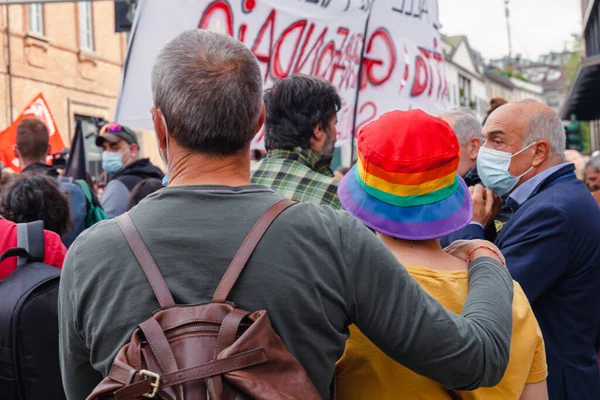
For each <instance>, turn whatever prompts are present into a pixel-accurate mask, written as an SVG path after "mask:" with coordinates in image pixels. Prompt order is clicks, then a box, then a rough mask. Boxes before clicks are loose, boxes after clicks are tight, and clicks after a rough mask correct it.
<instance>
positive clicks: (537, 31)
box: [438, 0, 582, 60]
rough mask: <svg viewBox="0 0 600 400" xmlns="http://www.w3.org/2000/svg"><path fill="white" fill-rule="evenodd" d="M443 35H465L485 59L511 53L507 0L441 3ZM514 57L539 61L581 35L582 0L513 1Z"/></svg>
mask: <svg viewBox="0 0 600 400" xmlns="http://www.w3.org/2000/svg"><path fill="white" fill-rule="evenodd" d="M438 4H439V11H440V22H441V24H442V33H444V34H446V35H449V36H453V35H466V36H467V37H468V39H469V44H470V45H471V47H472V48H473V49H474V50H477V51H479V52H480V53H481V54H482V55H483V57H484V58H486V59H490V58H501V57H502V56H504V55H507V54H508V37H507V33H506V18H505V16H504V0H438ZM510 16H511V17H510V24H511V31H512V38H513V39H512V43H513V55H516V54H518V53H520V54H521V55H522V56H523V57H524V58H529V59H533V60H535V59H537V57H538V56H539V55H540V54H545V53H548V52H550V51H562V50H563V49H564V47H565V42H571V34H572V33H578V34H581V29H582V28H581V20H582V17H581V1H580V0H510Z"/></svg>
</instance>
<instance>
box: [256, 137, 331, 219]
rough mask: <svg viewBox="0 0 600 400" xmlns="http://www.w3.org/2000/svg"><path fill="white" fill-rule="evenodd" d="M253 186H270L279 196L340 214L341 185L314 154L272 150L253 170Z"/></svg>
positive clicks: (318, 156)
mask: <svg viewBox="0 0 600 400" xmlns="http://www.w3.org/2000/svg"><path fill="white" fill-rule="evenodd" d="M252 183H254V184H257V185H265V186H269V187H270V188H271V189H273V190H274V191H275V192H276V193H277V194H279V195H280V196H283V197H286V198H288V199H292V200H295V201H301V202H307V203H313V204H316V205H319V206H323V205H325V206H330V207H331V208H333V209H336V210H340V209H341V208H342V205H341V204H340V200H339V199H338V196H337V187H338V182H337V181H336V180H335V179H334V178H333V172H332V171H331V168H330V167H329V165H327V164H326V163H325V162H324V161H323V160H322V159H321V156H320V155H319V154H318V153H317V152H316V151H313V150H310V149H304V150H303V149H301V148H295V149H294V150H271V151H269V152H268V153H267V155H266V157H265V158H263V159H262V160H261V161H259V162H258V163H256V164H254V165H253V166H252Z"/></svg>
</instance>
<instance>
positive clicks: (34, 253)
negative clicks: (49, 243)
mask: <svg viewBox="0 0 600 400" xmlns="http://www.w3.org/2000/svg"><path fill="white" fill-rule="evenodd" d="M17 247H18V248H21V249H24V250H25V251H26V252H28V253H29V254H30V255H31V258H30V259H29V260H28V258H27V257H19V258H18V259H17V266H21V265H25V264H27V262H28V261H33V262H43V261H44V222H43V221H34V222H27V223H21V224H17Z"/></svg>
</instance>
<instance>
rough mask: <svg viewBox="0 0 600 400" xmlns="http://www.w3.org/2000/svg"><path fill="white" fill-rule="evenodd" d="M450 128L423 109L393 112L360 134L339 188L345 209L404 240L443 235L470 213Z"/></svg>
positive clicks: (464, 222)
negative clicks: (353, 160) (354, 156)
mask: <svg viewBox="0 0 600 400" xmlns="http://www.w3.org/2000/svg"><path fill="white" fill-rule="evenodd" d="M459 161H460V149H459V145H458V140H457V139H456V135H455V134H454V132H453V131H452V128H450V126H449V125H448V124H447V123H446V122H445V121H443V120H441V119H439V118H435V117H432V116H431V115H428V114H426V113H425V112H423V111H421V110H412V111H392V112H389V113H386V114H383V115H382V116H381V117H380V118H379V119H377V120H376V121H374V122H371V123H370V124H368V125H366V126H364V127H363V128H362V129H361V130H360V132H359V134H358V162H357V164H356V165H355V166H354V167H353V168H352V169H351V170H350V171H349V172H348V174H346V176H345V177H344V179H343V180H342V182H340V185H339V188H338V195H339V198H340V201H341V203H342V205H343V206H344V208H345V209H346V210H347V211H348V212H349V213H350V214H352V215H354V216H355V217H356V218H358V219H359V220H361V221H362V222H363V223H364V224H365V225H366V226H368V227H370V228H372V229H375V230H376V231H379V232H381V233H385V234H386V235H390V236H393V237H397V238H401V239H406V240H428V239H436V238H441V237H444V236H446V235H449V234H451V233H453V232H456V231H458V230H460V229H461V228H463V227H464V226H466V225H467V224H468V223H469V222H471V219H472V217H473V205H472V203H471V195H470V193H469V190H468V188H467V186H466V184H465V182H464V181H463V180H462V178H461V177H460V176H458V174H457V172H456V171H457V169H458V163H459Z"/></svg>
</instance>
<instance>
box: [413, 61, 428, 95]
mask: <svg viewBox="0 0 600 400" xmlns="http://www.w3.org/2000/svg"><path fill="white" fill-rule="evenodd" d="M428 80H429V76H428V72H427V63H426V62H425V60H424V59H423V57H421V56H419V55H417V56H416V57H415V77H414V78H413V86H412V90H411V91H410V95H411V96H412V97H417V96H420V95H422V94H423V92H425V89H427V84H428Z"/></svg>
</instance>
